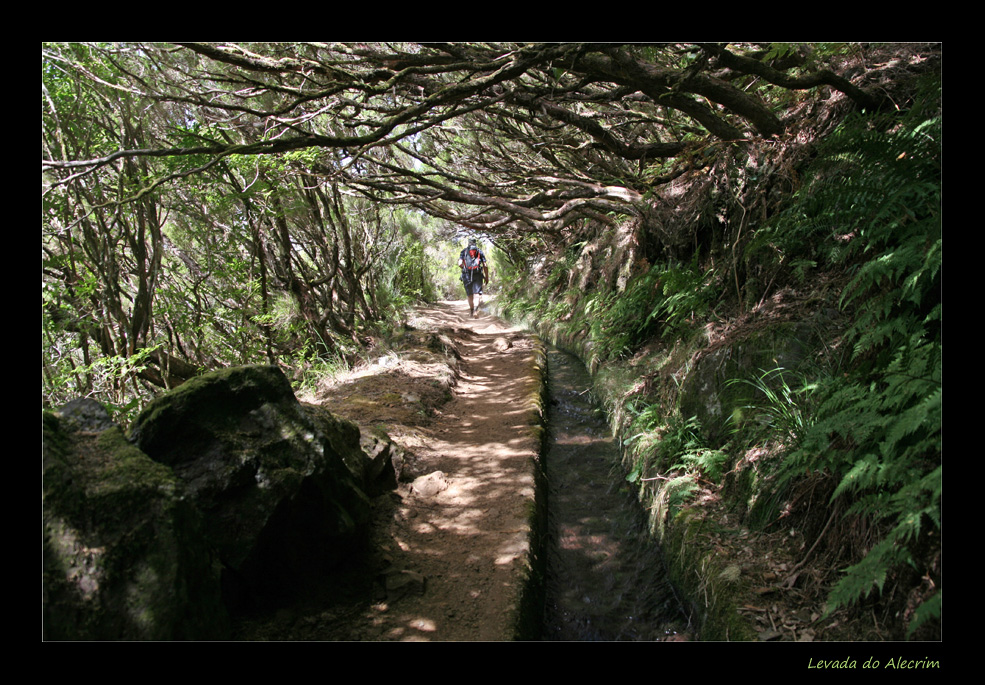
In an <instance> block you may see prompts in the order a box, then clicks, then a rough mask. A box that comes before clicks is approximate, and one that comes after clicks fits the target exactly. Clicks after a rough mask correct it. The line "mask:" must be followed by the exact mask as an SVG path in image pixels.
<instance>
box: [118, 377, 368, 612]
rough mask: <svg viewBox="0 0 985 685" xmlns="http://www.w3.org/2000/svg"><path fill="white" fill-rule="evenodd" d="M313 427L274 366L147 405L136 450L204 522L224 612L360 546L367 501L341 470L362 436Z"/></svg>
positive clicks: (136, 430) (210, 381)
mask: <svg viewBox="0 0 985 685" xmlns="http://www.w3.org/2000/svg"><path fill="white" fill-rule="evenodd" d="M329 424H330V422H327V421H322V422H319V423H318V424H316V422H315V421H313V420H312V418H311V417H310V416H309V415H308V413H307V412H305V410H304V409H303V408H302V406H301V404H300V403H299V402H298V400H297V398H296V397H295V396H294V393H293V391H292V389H291V385H290V383H289V381H288V380H287V378H286V377H285V376H284V374H283V373H282V372H281V371H280V369H278V368H277V367H274V366H247V367H237V368H231V369H225V370H223V371H219V372H215V373H211V374H207V375H203V376H200V377H198V378H194V379H192V380H190V381H188V382H187V383H185V384H184V385H182V386H181V387H180V388H178V389H176V390H174V391H172V392H170V393H168V394H167V395H164V396H162V397H160V398H158V399H156V400H155V401H154V402H152V403H151V404H149V405H148V406H147V407H146V408H145V409H144V411H143V412H141V414H140V416H138V418H137V420H136V422H135V423H134V427H133V430H132V440H133V441H134V443H135V444H136V445H137V446H138V447H139V448H140V449H141V450H143V451H144V452H146V453H147V454H148V455H149V456H150V457H151V458H152V459H154V460H155V461H157V462H159V463H161V464H164V465H167V466H168V467H170V468H171V469H172V470H173V471H174V473H175V474H176V475H177V477H178V478H179V479H180V480H181V481H182V482H183V483H184V484H185V485H186V487H187V489H188V491H189V493H190V496H191V499H192V501H193V502H194V503H195V505H196V506H197V507H198V509H199V510H201V511H202V513H203V514H204V516H205V520H206V530H207V534H208V537H209V539H210V541H211V542H212V543H213V544H214V545H215V546H216V548H217V549H218V551H219V554H220V557H221V559H222V563H223V565H224V574H223V582H224V592H225V594H226V598H227V601H229V602H231V603H232V604H234V605H235V604H238V603H239V600H241V599H245V598H246V597H247V596H253V595H265V594H268V593H278V592H279V591H280V590H281V589H284V588H290V587H293V586H295V585H296V584H297V583H298V582H299V581H300V580H302V579H303V578H304V577H305V576H307V575H311V576H314V575H316V574H318V573H320V572H322V571H324V570H326V569H328V568H331V567H333V566H335V565H336V564H337V563H339V562H340V561H342V560H343V559H344V558H346V556H347V555H348V554H349V553H350V552H351V550H352V549H353V548H354V546H355V545H356V544H357V543H358V542H359V541H360V540H361V539H362V534H363V533H364V526H363V524H364V523H365V522H366V521H367V520H368V518H369V501H368V498H367V497H366V495H365V494H364V492H363V491H362V489H361V488H360V484H359V483H357V482H356V480H355V479H354V478H353V476H352V473H351V472H350V470H349V469H348V468H347V467H346V464H345V461H344V455H345V450H344V448H343V447H341V446H342V445H345V444H349V443H351V442H352V438H353V437H355V449H358V433H355V434H354V435H349V434H350V433H352V430H351V428H350V427H349V426H347V425H343V424H342V423H338V425H336V426H335V427H336V428H338V429H339V431H340V432H339V433H338V434H334V433H333V434H331V435H330V436H326V435H325V433H324V432H323V430H328V429H329V428H330V426H329Z"/></svg>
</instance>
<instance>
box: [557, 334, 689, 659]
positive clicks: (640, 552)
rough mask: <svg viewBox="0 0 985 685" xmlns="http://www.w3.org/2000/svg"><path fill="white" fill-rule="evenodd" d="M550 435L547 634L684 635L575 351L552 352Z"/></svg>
mask: <svg viewBox="0 0 985 685" xmlns="http://www.w3.org/2000/svg"><path fill="white" fill-rule="evenodd" d="M548 368H549V376H550V380H549V383H548V385H549V390H550V413H549V419H550V420H549V426H550V430H551V432H550V443H549V448H548V451H547V454H546V459H545V461H546V469H547V480H548V484H549V485H548V488H549V489H548V500H547V502H548V504H547V506H548V526H549V535H548V557H547V588H546V592H547V602H546V609H545V616H544V630H543V634H542V638H543V639H544V640H581V641H587V640H680V639H689V637H688V636H689V635H690V633H691V628H690V627H689V625H688V619H687V616H686V615H685V612H684V610H683V609H682V607H681V604H680V602H679V601H678V597H677V595H676V594H675V592H674V589H673V588H672V587H671V585H670V583H669V582H668V581H667V579H666V573H665V570H664V564H663V560H662V557H661V554H660V551H659V548H658V547H657V546H656V544H655V543H652V542H648V541H647V539H646V526H645V517H644V515H643V512H642V511H641V508H640V506H639V504H638V502H637V501H636V499H635V497H634V495H633V493H632V492H630V490H629V488H628V487H627V484H626V482H625V479H624V478H623V477H622V469H621V466H620V464H619V448H618V445H617V444H616V442H615V440H614V439H613V438H612V436H611V434H610V431H609V427H608V425H607V423H606V421H605V416H604V414H603V413H602V411H601V410H600V409H599V408H598V406H597V405H596V404H595V402H594V401H593V398H592V397H591V393H590V392H589V389H590V388H591V378H590V376H589V374H588V371H587V369H585V366H584V365H583V364H582V363H581V362H580V361H579V360H578V359H577V358H575V357H573V356H572V355H570V354H568V353H566V352H563V351H561V350H557V349H554V348H551V349H550V350H549V352H548Z"/></svg>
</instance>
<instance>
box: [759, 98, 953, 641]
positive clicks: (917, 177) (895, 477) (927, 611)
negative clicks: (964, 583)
mask: <svg viewBox="0 0 985 685" xmlns="http://www.w3.org/2000/svg"><path fill="white" fill-rule="evenodd" d="M936 87H937V88H938V89H939V81H938V82H937V83H936ZM927 94H928V95H930V97H928V98H927V99H926V100H924V101H923V104H924V105H925V108H924V109H922V110H919V111H918V110H915V111H913V112H911V113H910V115H908V116H902V117H899V118H893V119H887V118H882V117H862V116H859V117H857V118H853V119H851V120H849V121H846V122H845V124H844V125H843V126H842V127H841V128H840V130H839V131H838V132H837V133H836V134H835V135H833V136H831V137H830V138H829V139H827V140H826V141H825V143H824V145H823V147H822V155H821V157H820V159H819V162H818V164H817V166H816V170H815V173H814V176H813V178H812V179H811V181H810V182H809V183H808V184H807V185H806V186H805V188H804V190H803V191H802V192H801V193H800V194H799V195H798V196H797V198H796V199H795V202H794V203H793V204H792V206H791V207H790V208H789V209H788V210H787V211H786V212H785V213H784V215H783V216H781V217H779V219H778V221H777V222H776V223H775V224H774V226H773V230H774V231H776V232H778V235H779V233H780V232H782V233H783V234H784V237H785V241H786V244H788V245H792V244H794V243H795V242H797V241H804V242H807V243H817V244H818V245H819V246H823V247H822V248H821V249H820V252H822V253H823V254H824V255H825V257H826V258H827V259H828V260H831V261H832V263H834V264H837V265H841V266H843V267H844V268H847V269H848V270H849V271H851V272H853V273H854V276H853V278H852V280H851V282H850V284H849V286H848V287H847V289H846V290H845V291H844V294H843V296H842V306H843V307H844V308H846V309H847V310H849V311H851V312H853V315H854V322H853V325H852V326H851V328H850V329H849V331H848V334H847V336H846V340H845V342H846V343H847V344H849V345H850V346H851V349H852V355H851V359H850V361H849V363H848V364H847V366H846V367H845V368H844V369H842V373H841V374H840V375H837V376H832V377H830V378H828V379H824V380H823V381H822V383H821V384H820V385H819V387H818V407H817V411H816V413H815V414H814V417H813V424H812V425H811V426H809V427H808V428H807V429H806V430H805V431H804V434H803V439H802V440H801V442H800V444H799V446H798V448H797V449H795V450H794V451H793V452H792V453H791V454H790V456H789V458H788V459H787V461H786V463H785V474H784V475H785V477H786V478H787V479H791V478H796V477H799V476H800V475H801V474H809V473H813V472H828V473H831V474H833V475H834V476H835V478H836V480H837V481H838V485H837V487H836V489H835V491H834V494H833V495H832V500H839V499H844V500H847V502H848V503H849V505H850V506H849V507H848V509H847V511H848V513H849V514H850V515H852V516H863V517H868V518H871V519H872V520H873V521H874V522H876V523H878V524H881V525H882V526H883V527H885V529H886V530H888V532H887V533H886V534H885V535H884V536H883V537H882V538H881V539H879V540H877V541H876V542H875V544H874V545H873V546H872V547H871V549H869V551H868V553H867V554H866V555H865V556H864V557H863V558H862V559H861V560H859V561H858V562H857V563H855V564H854V565H852V566H850V567H849V568H847V569H845V573H844V576H843V577H842V578H841V580H840V581H839V582H838V583H837V584H836V585H835V586H834V588H833V589H832V591H831V594H830V597H829V610H834V609H836V608H839V607H846V606H850V605H852V604H853V603H855V602H857V601H859V600H861V599H864V598H866V597H869V596H870V595H873V593H875V594H876V595H881V594H882V593H883V592H884V591H885V590H886V589H887V584H889V583H891V582H892V578H894V577H896V576H897V574H898V570H897V569H899V567H900V566H903V565H907V566H910V567H912V568H914V569H915V570H916V571H917V572H918V573H920V574H921V575H924V576H926V577H928V578H929V579H930V581H931V582H930V585H931V586H932V587H931V590H930V591H929V592H928V593H926V594H925V596H924V597H920V598H918V599H917V601H920V600H922V603H921V604H920V606H919V608H917V609H916V611H915V612H914V613H913V614H912V615H911V616H910V617H909V618H910V621H909V626H908V630H907V635H910V636H912V635H913V634H914V633H915V631H916V630H917V629H919V628H920V626H921V625H922V624H924V623H925V622H926V621H928V620H930V619H933V618H939V617H940V610H941V594H940V567H939V563H938V562H937V561H936V560H935V559H933V558H921V556H920V555H919V554H918V553H917V550H918V549H921V548H922V547H923V546H924V545H923V544H922V540H923V539H924V538H926V537H927V536H928V535H933V534H939V531H940V526H941V418H942V416H941V389H942V378H941V355H942V351H941V237H942V235H941V211H940V210H941V199H942V198H941V117H940V113H939V111H938V110H937V109H936V104H937V103H939V90H938V91H937V93H936V97H934V96H933V95H934V94H933V92H931V91H927ZM781 229H782V231H781Z"/></svg>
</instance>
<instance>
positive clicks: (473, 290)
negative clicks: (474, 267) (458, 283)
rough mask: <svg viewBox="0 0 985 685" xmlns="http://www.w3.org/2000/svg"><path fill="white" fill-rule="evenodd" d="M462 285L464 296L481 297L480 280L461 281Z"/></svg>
mask: <svg viewBox="0 0 985 685" xmlns="http://www.w3.org/2000/svg"><path fill="white" fill-rule="evenodd" d="M462 285H464V286H465V294H466V295H481V294H482V279H481V278H473V279H472V280H471V281H462Z"/></svg>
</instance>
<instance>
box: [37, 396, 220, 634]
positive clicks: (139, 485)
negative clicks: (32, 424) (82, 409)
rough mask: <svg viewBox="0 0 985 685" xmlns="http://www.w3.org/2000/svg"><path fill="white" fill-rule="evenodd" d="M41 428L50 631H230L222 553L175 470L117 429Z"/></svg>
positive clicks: (47, 421) (48, 421)
mask: <svg viewBox="0 0 985 685" xmlns="http://www.w3.org/2000/svg"><path fill="white" fill-rule="evenodd" d="M42 426H43V428H42V436H43V437H42V473H43V475H42V496H41V502H42V525H43V538H42V567H43V570H42V630H43V634H44V637H45V639H49V640H177V639H194V640H199V639H221V638H223V637H225V636H226V635H227V633H228V619H227V617H226V612H225V609H224V607H223V605H222V599H221V592H220V584H219V573H220V568H219V564H218V560H217V557H216V556H215V554H214V553H213V551H212V550H211V548H210V546H209V545H208V544H207V542H206V539H205V536H204V534H203V524H202V519H201V516H200V514H199V512H198V511H197V510H196V509H195V507H194V506H193V504H192V503H191V502H190V501H189V500H188V499H187V498H186V497H185V489H184V486H183V484H182V483H181V482H180V481H179V480H178V479H177V478H176V477H175V476H174V474H173V473H172V472H171V470H170V469H168V468H167V467H165V466H162V465H161V464H158V463H155V462H154V461H152V460H151V459H150V458H149V457H147V455H145V454H143V453H142V452H140V451H139V450H138V449H136V448H135V447H134V446H133V445H131V444H130V443H128V442H127V441H126V439H125V438H124V435H123V433H122V432H121V431H120V429H119V428H117V427H112V428H109V429H107V430H103V431H98V432H97V431H81V430H71V429H70V428H69V427H71V426H73V423H72V422H71V421H68V422H66V421H63V420H62V419H60V417H58V416H56V415H54V414H50V413H44V414H42ZM76 427H77V426H76Z"/></svg>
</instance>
